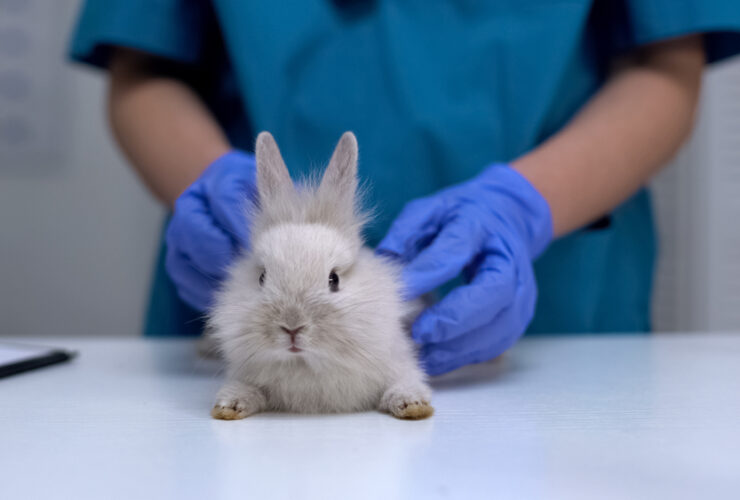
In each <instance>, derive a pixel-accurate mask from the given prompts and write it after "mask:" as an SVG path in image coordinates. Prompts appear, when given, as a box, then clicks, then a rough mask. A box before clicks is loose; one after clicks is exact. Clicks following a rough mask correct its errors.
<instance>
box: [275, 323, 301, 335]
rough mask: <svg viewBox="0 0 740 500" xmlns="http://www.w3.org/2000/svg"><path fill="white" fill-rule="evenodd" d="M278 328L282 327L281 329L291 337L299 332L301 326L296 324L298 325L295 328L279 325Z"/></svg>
mask: <svg viewBox="0 0 740 500" xmlns="http://www.w3.org/2000/svg"><path fill="white" fill-rule="evenodd" d="M280 328H281V329H282V330H283V331H284V332H285V333H287V334H288V335H290V336H291V337H295V336H296V335H298V333H299V332H300V331H301V330H303V326H298V327H296V328H286V327H284V326H281V327H280Z"/></svg>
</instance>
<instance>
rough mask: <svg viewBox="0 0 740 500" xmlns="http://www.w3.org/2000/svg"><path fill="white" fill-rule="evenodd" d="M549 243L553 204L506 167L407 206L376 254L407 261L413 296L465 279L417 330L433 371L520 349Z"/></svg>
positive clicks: (407, 279) (425, 316)
mask: <svg viewBox="0 0 740 500" xmlns="http://www.w3.org/2000/svg"><path fill="white" fill-rule="evenodd" d="M551 239H552V218H551V214H550V208H549V206H548V204H547V201H545V199H544V198H543V197H542V195H540V193H539V192H537V190H536V189H535V188H534V187H533V186H532V185H531V184H530V183H529V182H528V181H527V180H526V179H525V178H524V177H523V176H522V175H521V174H519V173H518V172H516V171H515V170H514V169H512V168H510V167H509V166H508V165H499V164H497V165H493V166H490V167H488V168H487V169H486V170H484V171H483V172H482V173H481V174H479V175H478V176H477V177H475V178H473V179H472V180H469V181H467V182H465V183H463V184H459V185H456V186H453V187H450V188H448V189H445V190H443V191H441V192H439V193H436V194H434V195H432V196H428V197H426V198H421V199H418V200H414V201H411V202H410V203H408V204H407V205H406V207H404V209H403V211H402V212H401V214H400V215H399V216H398V218H397V219H396V220H395V222H394V223H393V225H392V226H391V229H390V231H389V232H388V234H387V235H386V237H385V238H384V239H383V241H382V242H381V243H380V245H379V246H378V252H379V253H381V254H385V255H391V256H395V257H397V258H399V259H400V260H401V262H403V263H404V264H405V267H404V270H403V279H404V282H405V284H406V293H407V298H409V299H411V298H414V297H417V296H419V295H422V294H424V293H427V292H430V291H432V290H434V289H436V288H437V287H439V286H440V285H442V284H444V283H446V282H448V281H450V280H452V279H453V278H455V277H457V276H459V275H460V274H462V275H463V276H464V277H465V278H466V280H467V284H465V285H462V286H459V287H457V288H455V289H453V290H452V291H451V292H450V293H448V294H447V296H445V297H444V298H443V299H442V300H441V301H440V302H439V303H437V304H435V305H433V306H431V307H429V308H428V309H426V310H425V311H424V312H422V314H421V315H420V316H419V318H418V319H417V320H416V322H415V323H414V325H413V327H412V336H413V338H414V340H415V341H417V342H418V343H420V344H422V348H421V357H422V361H423V362H424V365H425V367H426V370H427V372H429V373H430V374H431V375H437V374H440V373H444V372H448V371H450V370H454V369H455V368H459V367H460V366H463V365H466V364H470V363H478V362H481V361H485V360H489V359H492V358H494V357H496V356H498V355H499V354H501V353H503V352H504V351H505V350H507V349H508V348H509V347H511V346H512V345H513V344H514V342H515V341H516V340H517V339H518V338H519V337H520V336H521V335H522V334H523V333H524V331H525V329H526V328H527V325H528V324H529V322H530V321H531V320H532V316H533V314H534V307H535V302H536V299H537V286H536V283H535V278H534V271H533V269H532V261H533V260H534V259H535V258H536V257H537V256H538V255H539V254H540V253H541V252H543V251H544V249H545V248H546V247H547V245H548V244H549V242H550V240H551Z"/></svg>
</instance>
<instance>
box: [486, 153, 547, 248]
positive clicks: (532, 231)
mask: <svg viewBox="0 0 740 500" xmlns="http://www.w3.org/2000/svg"><path fill="white" fill-rule="evenodd" d="M476 179H477V180H479V181H480V182H481V183H483V185H484V187H485V188H486V189H487V190H493V191H495V192H497V193H498V194H499V195H503V196H505V198H506V199H509V200H510V201H511V203H512V206H511V207H509V208H510V210H509V212H510V213H509V215H511V217H510V220H511V221H512V223H513V224H515V225H516V226H517V229H518V230H519V231H520V232H521V233H522V235H523V236H524V237H525V239H526V241H527V243H528V248H529V252H530V256H531V258H532V259H535V258H536V257H538V256H539V255H540V254H541V253H542V252H544V251H545V249H546V248H547V246H548V245H549V244H550V242H551V241H552V213H551V212H550V205H549V204H548V203H547V200H545V198H544V196H542V195H541V194H540V192H539V191H537V189H535V187H534V186H533V185H532V184H531V183H530V182H529V180H527V178H526V177H524V176H523V175H522V174H520V173H519V172H517V171H516V170H514V169H513V168H512V167H511V166H510V165H508V164H505V163H496V164H493V165H491V166H489V167H487V168H486V169H485V170H484V171H483V172H481V173H480V174H479V175H478V177H476Z"/></svg>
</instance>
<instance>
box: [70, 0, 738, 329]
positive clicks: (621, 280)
mask: <svg viewBox="0 0 740 500" xmlns="http://www.w3.org/2000/svg"><path fill="white" fill-rule="evenodd" d="M690 33H705V34H706V36H705V41H706V50H707V56H708V59H709V61H710V62H711V61H715V60H718V59H721V58H724V57H727V56H729V55H732V54H735V53H738V52H740V2H737V1H736V0H724V1H723V0H684V1H676V0H603V1H599V0H498V1H496V2H476V1H470V0H457V1H444V2H443V1H429V0H367V1H357V0H356V1H349V0H334V1H330V0H306V1H302V2H301V1H297V2H290V4H289V5H282V4H281V3H280V2H251V1H243V0H211V1H206V0H157V1H152V0H87V2H86V3H85V4H84V7H83V9H82V12H81V15H80V20H79V24H78V26H77V30H76V32H75V35H74V39H73V42H72V47H71V55H72V57H73V58H74V59H76V60H78V61H82V62H86V63H90V64H93V65H96V66H99V67H105V66H106V65H107V64H108V61H109V58H110V54H111V49H112V48H113V47H129V48H134V49H138V50H141V51H145V52H147V53H150V54H152V55H156V56H159V57H161V58H163V59H165V60H170V61H173V62H175V63H178V64H177V67H178V69H177V70H176V71H177V72H178V74H179V75H180V77H181V78H184V79H187V80H188V81H189V82H190V83H191V84H192V85H193V86H194V88H196V89H197V90H198V92H200V94H201V95H202V97H203V99H204V100H205V101H206V102H207V104H208V105H209V106H210V108H211V109H212V110H213V112H214V114H215V115H216V117H217V118H218V119H219V121H220V122H221V123H222V125H223V126H224V128H225V129H226V131H227V133H228V135H229V137H230V139H231V140H232V142H233V144H234V145H236V146H237V147H241V148H244V149H251V147H252V144H253V140H254V136H255V133H256V132H258V131H260V130H269V131H271V132H272V133H273V134H274V135H275V137H276V138H277V141H278V143H279V144H280V146H281V149H282V151H283V155H284V157H285V160H286V162H287V164H288V166H289V167H290V169H291V171H292V173H294V174H298V173H300V172H305V171H307V170H309V169H310V168H311V166H315V165H316V164H320V163H322V162H325V161H326V160H327V159H328V157H329V155H330V153H331V150H332V147H333V146H334V144H335V143H336V141H337V139H338V138H339V136H340V135H341V133H342V132H344V131H345V130H353V131H354V132H355V133H356V135H357V137H358V140H359V143H360V174H361V176H362V177H363V180H365V181H368V183H369V185H370V186H371V197H370V200H369V201H370V203H371V204H372V205H373V206H375V207H376V208H377V209H378V213H379V216H378V218H377V219H376V220H375V222H374V223H373V225H372V226H371V227H369V228H368V239H369V241H370V243H376V242H377V241H379V239H380V238H381V237H382V235H383V234H384V232H385V230H386V229H387V228H388V226H389V224H390V222H391V221H392V219H393V218H394V217H395V216H396V215H397V214H398V213H399V211H400V210H401V208H402V206H403V205H404V203H405V202H407V201H409V200H411V199H414V198H417V197H420V196H425V195H428V194H430V193H432V192H434V191H437V190H439V189H441V188H443V187H445V186H448V185H450V184H453V183H456V182H460V181H463V180H465V179H468V178H470V177H472V176H474V175H475V174H476V173H477V172H479V171H480V170H481V169H482V168H483V167H485V166H486V165H488V164H490V163H492V162H501V161H504V162H506V161H511V160H513V159H514V158H516V157H517V156H518V155H521V154H522V153H525V152H527V151H528V150H531V149H532V148H534V147H536V146H537V145H538V144H540V143H541V142H542V141H544V140H545V139H547V138H548V137H549V136H550V135H552V134H553V133H555V132H556V131H558V130H559V129H560V128H561V127H562V126H563V125H564V124H565V123H566V122H567V121H568V120H569V119H570V118H571V117H572V116H573V115H574V114H575V113H576V112H577V110H578V109H579V108H580V107H581V106H582V105H583V104H584V103H585V102H586V101H587V100H588V99H589V98H590V97H591V96H592V95H593V94H594V93H595V92H596V91H597V90H598V89H599V87H600V86H601V85H602V83H603V82H604V80H605V78H606V75H607V70H608V66H609V63H610V61H611V60H612V59H613V57H615V56H617V55H619V54H621V53H624V52H627V51H629V50H631V49H634V48H635V47H638V46H641V45H644V44H648V43H651V42H655V41H659V40H664V39H668V38H671V37H676V36H680V35H685V34H690ZM654 240H655V236H654V229H653V220H652V215H651V208H650V199H649V196H648V193H647V192H646V191H641V192H639V193H638V194H636V195H635V196H634V197H633V198H631V199H630V200H628V201H627V202H625V203H624V204H623V205H622V206H620V207H619V208H617V209H616V210H614V212H613V213H612V214H611V215H610V217H608V218H607V219H604V220H602V221H600V223H599V224H596V225H594V226H592V227H589V228H586V229H584V230H581V231H577V232H575V233H573V234H571V235H569V236H567V237H564V238H561V239H559V240H557V241H555V242H554V243H553V244H552V246H551V247H550V248H549V249H548V251H547V252H546V253H545V254H544V255H543V256H542V257H541V258H540V259H539V260H538V261H537V262H536V264H535V268H536V274H537V280H538V285H539V300H538V304H537V310H536V314H535V318H534V321H533V322H532V324H531V326H530V328H529V331H530V332H598V331H612V332H617V331H647V330H649V326H650V321H649V304H650V295H651V284H652V275H653V264H654V253H655V241H654ZM200 328H201V323H200V321H199V320H198V315H197V314H196V313H195V312H194V311H191V310H189V309H188V308H187V307H186V306H185V305H184V304H183V303H182V302H180V301H179V299H178V298H177V296H176V294H175V291H174V288H173V286H172V284H171V282H170V281H169V279H168V277H167V275H166V273H165V272H164V269H163V267H162V255H160V259H159V262H158V266H157V271H156V273H155V278H154V283H153V287H152V300H151V304H150V311H149V315H148V318H147V324H146V327H145V331H146V333H148V334H151V335H167V334H187V333H198V332H199V331H200Z"/></svg>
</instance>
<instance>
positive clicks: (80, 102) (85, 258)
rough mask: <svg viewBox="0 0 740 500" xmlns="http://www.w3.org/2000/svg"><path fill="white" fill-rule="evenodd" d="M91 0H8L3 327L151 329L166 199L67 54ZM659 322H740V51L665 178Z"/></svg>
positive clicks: (90, 77)
mask: <svg viewBox="0 0 740 500" xmlns="http://www.w3.org/2000/svg"><path fill="white" fill-rule="evenodd" d="M78 7H79V1H77V0H64V1H57V2H49V1H33V0H0V317H2V318H3V326H2V329H1V330H0V334H3V335H132V336H133V335H139V334H140V331H141V323H142V316H143V313H144V310H145V307H146V303H147V299H148V288H149V280H150V276H151V271H152V268H153V261H154V255H155V251H156V248H157V237H158V235H159V229H160V227H161V225H162V223H163V217H164V211H163V209H162V208H161V207H160V206H158V204H157V203H155V202H154V200H153V199H152V198H151V197H150V196H149V195H148V194H147V193H146V191H145V190H144V189H143V187H142V186H141V185H140V184H139V183H138V181H137V179H136V177H135V175H134V174H133V172H132V171H131V170H130V169H129V168H128V167H127V165H126V162H125V160H124V159H123V158H122V157H121V155H120V153H119V152H118V151H117V150H116V148H115V145H114V144H113V142H112V139H111V137H110V134H109V133H108V127H107V125H106V118H105V111H106V110H105V79H104V76H103V75H101V74H99V73H96V72H94V71H92V70H90V69H88V68H83V67H81V66H79V65H72V64H70V63H68V62H67V60H66V58H65V53H66V47H67V42H68V38H69V32H70V31H71V29H72V27H73V23H74V20H75V16H76V13H77V9H78ZM653 188H654V193H655V198H654V202H655V207H656V211H657V215H658V227H659V233H660V251H661V252H660V259H659V265H658V273H657V286H656V290H655V295H654V299H653V323H654V327H655V329H656V330H659V331H680V330H700V331H712V330H740V196H739V195H738V193H740V58H735V59H733V60H730V61H728V62H725V63H722V64H720V65H716V66H715V67H713V68H712V69H711V71H709V72H707V74H706V76H705V84H704V89H703V95H702V102H701V108H700V113H699V116H698V119H697V127H696V129H695V132H694V135H693V137H692V139H691V140H690V141H689V142H688V143H687V145H686V146H685V147H684V149H683V150H682V151H681V153H680V154H679V155H678V156H677V158H676V160H675V161H674V162H673V164H672V165H671V166H670V167H668V168H666V169H665V170H664V171H663V172H662V173H661V174H660V175H659V177H658V178H657V179H656V180H655V181H654V186H653Z"/></svg>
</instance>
